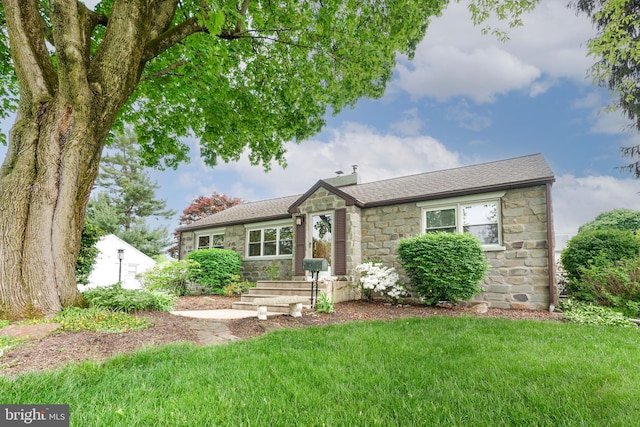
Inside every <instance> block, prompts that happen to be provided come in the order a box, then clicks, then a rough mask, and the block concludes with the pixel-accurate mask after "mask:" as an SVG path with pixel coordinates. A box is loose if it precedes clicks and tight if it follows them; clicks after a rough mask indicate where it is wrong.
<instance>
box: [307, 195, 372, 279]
mask: <svg viewBox="0 0 640 427" xmlns="http://www.w3.org/2000/svg"><path fill="white" fill-rule="evenodd" d="M342 208H346V210H347V224H346V227H347V274H348V275H350V274H351V272H352V271H353V269H354V268H355V266H356V265H358V264H360V262H361V256H360V254H361V253H362V251H361V245H362V243H361V238H362V237H361V236H362V233H361V225H360V224H361V219H360V216H361V212H360V208H358V207H357V206H347V204H346V202H345V200H344V199H342V198H341V197H339V196H336V195H335V194H333V193H331V192H330V191H328V190H326V189H324V188H319V189H318V190H316V191H315V192H314V193H313V194H311V195H310V196H309V197H308V198H307V199H306V200H305V201H304V202H303V203H302V204H301V205H300V206H299V207H298V209H299V211H300V213H302V214H307V215H309V214H315V213H318V212H333V211H335V210H336V209H342ZM333 218H334V219H335V215H334V216H333ZM310 220H311V219H310V218H309V217H307V218H306V221H310ZM308 237H309V236H307V246H306V250H307V251H309V250H310V248H311V246H310V240H309V239H308ZM294 255H295V254H294Z"/></svg>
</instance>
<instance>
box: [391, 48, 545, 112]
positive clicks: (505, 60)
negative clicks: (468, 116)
mask: <svg viewBox="0 0 640 427" xmlns="http://www.w3.org/2000/svg"><path fill="white" fill-rule="evenodd" d="M397 71H398V75H399V79H398V81H397V82H396V84H397V85H398V86H399V87H401V88H402V89H404V90H405V91H407V92H408V93H410V94H411V95H412V96H414V97H419V96H432V97H435V98H438V99H439V100H444V99H446V98H449V97H452V96H468V97H470V98H472V99H473V100H475V101H476V102H478V103H483V102H493V101H494V100H495V97H496V95H499V94H502V93H506V92H509V91H511V90H516V89H520V88H524V87H527V86H529V85H530V84H532V83H533V82H534V81H535V80H536V79H537V78H538V77H539V76H540V71H539V70H538V69H537V68H536V67H534V66H531V65H528V64H526V63H524V62H522V61H521V60H520V59H518V58H517V57H516V56H514V55H511V54H510V53H508V52H506V51H504V50H501V49H498V48H496V47H493V46H490V47H488V48H484V49H480V48H477V49H474V50H472V51H463V50H461V49H459V48H457V47H455V46H433V47H430V46H429V47H426V48H422V49H421V52H420V55H419V56H418V55H416V58H415V59H414V60H413V62H412V63H411V64H410V65H409V64H399V65H398V67H397Z"/></svg>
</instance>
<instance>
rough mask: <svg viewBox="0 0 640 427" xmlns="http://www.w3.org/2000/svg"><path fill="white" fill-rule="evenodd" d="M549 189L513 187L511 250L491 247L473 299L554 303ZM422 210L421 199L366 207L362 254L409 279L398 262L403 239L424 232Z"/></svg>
mask: <svg viewBox="0 0 640 427" xmlns="http://www.w3.org/2000/svg"><path fill="white" fill-rule="evenodd" d="M545 192H546V187H545V186H537V187H531V188H524V189H515V190H509V191H507V192H506V193H505V195H504V197H503V199H502V206H501V209H502V237H503V245H504V246H505V250H502V251H487V252H485V256H486V258H487V260H488V261H489V264H490V269H489V271H488V272H487V274H486V276H485V279H484V281H483V282H482V283H481V286H482V287H483V289H484V292H482V293H481V294H479V295H477V296H475V297H474V298H473V299H472V302H486V303H487V304H488V306H489V307H496V308H518V309H535V310H546V309H548V307H549V280H548V275H549V268H548V265H547V264H548V261H547V260H548V258H547V250H548V242H547V215H546V196H545ZM420 227H421V209H420V208H419V207H417V206H416V204H415V203H406V204H401V205H395V206H383V207H376V208H370V209H365V210H364V211H362V258H363V259H364V260H367V259H380V260H382V262H383V263H384V264H385V265H386V266H393V267H395V268H396V270H397V271H398V273H399V274H400V275H401V280H402V281H404V282H405V283H409V280H408V278H407V276H406V273H405V272H404V269H403V268H402V267H401V266H400V263H399V262H398V260H397V246H398V240H399V239H402V238H406V237H411V236H415V235H417V234H419V233H421V230H420Z"/></svg>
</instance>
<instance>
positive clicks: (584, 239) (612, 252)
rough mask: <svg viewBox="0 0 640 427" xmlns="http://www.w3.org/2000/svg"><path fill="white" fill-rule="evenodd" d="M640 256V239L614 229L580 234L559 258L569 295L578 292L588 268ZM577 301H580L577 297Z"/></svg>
mask: <svg viewBox="0 0 640 427" xmlns="http://www.w3.org/2000/svg"><path fill="white" fill-rule="evenodd" d="M638 253H640V239H638V238H637V237H636V236H635V235H634V234H633V232H631V231H624V230H614V229H602V230H592V231H585V232H582V233H578V234H577V235H575V236H574V237H573V238H572V239H571V240H569V242H568V243H567V247H566V248H565V250H564V251H562V254H561V256H560V258H561V261H562V265H563V266H564V269H565V271H566V273H567V278H568V279H569V283H568V284H567V291H568V292H569V295H571V294H572V292H573V293H575V292H577V291H579V290H580V289H579V283H580V276H581V273H580V270H581V269H583V268H589V266H590V265H591V264H593V263H594V262H595V261H596V259H599V260H600V262H603V261H609V262H615V261H619V260H621V259H629V258H635V257H637V256H638ZM575 297H576V298H580V297H579V296H578V295H575Z"/></svg>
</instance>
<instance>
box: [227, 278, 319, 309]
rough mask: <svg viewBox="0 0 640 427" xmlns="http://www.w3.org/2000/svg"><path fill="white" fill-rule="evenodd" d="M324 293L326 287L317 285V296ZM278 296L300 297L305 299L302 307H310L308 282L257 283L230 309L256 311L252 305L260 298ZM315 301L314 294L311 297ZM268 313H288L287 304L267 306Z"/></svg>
mask: <svg viewBox="0 0 640 427" xmlns="http://www.w3.org/2000/svg"><path fill="white" fill-rule="evenodd" d="M322 292H326V285H325V284H323V283H320V284H319V287H318V295H320V294H321V293H322ZM279 296H300V297H305V298H307V299H306V300H305V301H307V302H306V303H305V304H303V306H304V307H306V308H309V307H310V306H311V282H309V281H300V280H296V281H284V280H282V281H280V280H278V281H268V280H267V281H259V282H258V283H257V285H256V287H255V288H251V289H249V293H247V294H244V295H242V296H241V297H240V302H234V303H233V305H232V308H233V309H234V310H257V306H256V305H255V304H253V303H254V302H255V301H256V300H258V299H260V298H274V297H279ZM313 298H314V301H315V298H316V296H315V292H314V295H313ZM267 309H268V311H269V313H289V304H278V305H273V306H271V305H269V306H267Z"/></svg>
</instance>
